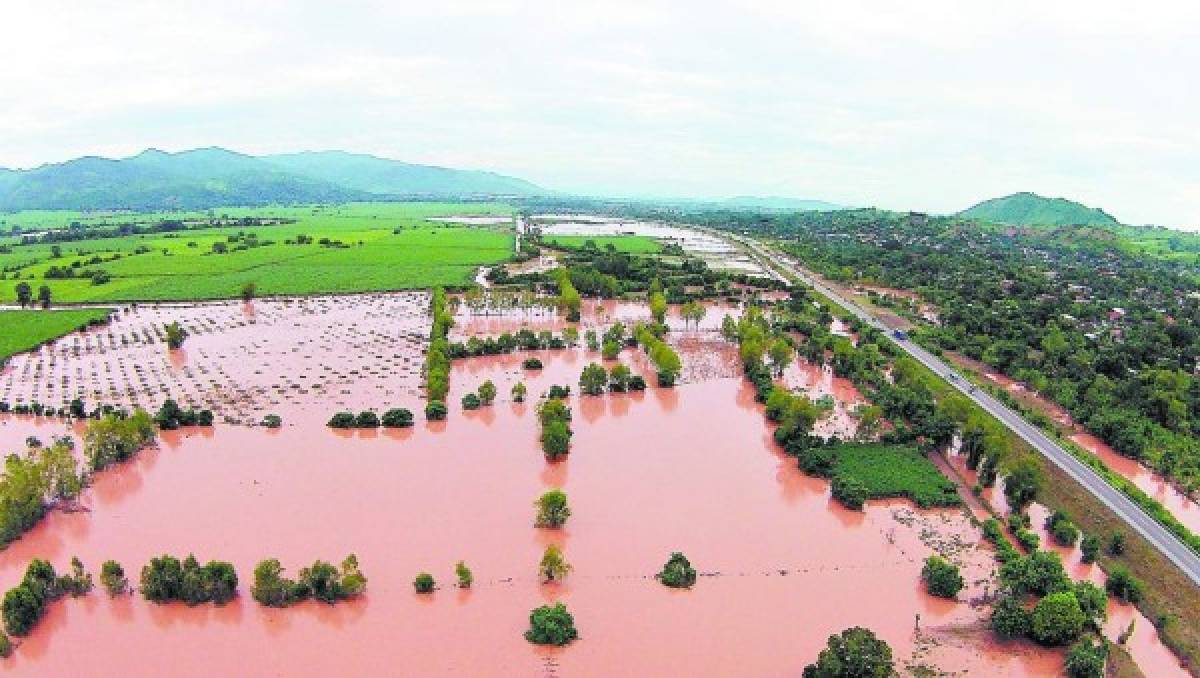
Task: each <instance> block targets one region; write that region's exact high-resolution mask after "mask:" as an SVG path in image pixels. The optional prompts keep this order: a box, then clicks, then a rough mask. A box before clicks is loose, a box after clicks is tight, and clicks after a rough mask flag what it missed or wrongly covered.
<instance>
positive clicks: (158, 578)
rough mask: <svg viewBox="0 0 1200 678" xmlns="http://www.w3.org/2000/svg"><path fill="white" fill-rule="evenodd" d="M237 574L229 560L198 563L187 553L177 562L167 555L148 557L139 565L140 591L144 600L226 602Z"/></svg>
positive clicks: (235, 591) (232, 592) (235, 586)
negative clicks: (148, 559)
mask: <svg viewBox="0 0 1200 678" xmlns="http://www.w3.org/2000/svg"><path fill="white" fill-rule="evenodd" d="M237 581H238V580H237V573H236V572H235V571H234V569H233V566H232V565H230V564H229V563H226V562H222V561H217V560H210V561H209V562H208V563H206V564H205V565H200V563H199V562H197V561H196V557H195V556H192V555H189V556H188V557H187V558H185V559H184V561H183V563H180V562H179V560H178V559H177V558H174V557H173V556H169V555H163V556H159V557H158V558H153V559H151V561H150V563H149V564H148V565H146V566H145V567H143V568H142V581H141V591H142V596H144V597H145V598H146V600H150V601H153V602H156V603H164V602H169V601H172V600H178V601H182V602H185V603H187V604H188V605H197V604H200V603H209V602H212V603H217V604H218V605H220V604H223V603H226V602H228V601H230V600H232V599H233V597H234V596H235V595H237Z"/></svg>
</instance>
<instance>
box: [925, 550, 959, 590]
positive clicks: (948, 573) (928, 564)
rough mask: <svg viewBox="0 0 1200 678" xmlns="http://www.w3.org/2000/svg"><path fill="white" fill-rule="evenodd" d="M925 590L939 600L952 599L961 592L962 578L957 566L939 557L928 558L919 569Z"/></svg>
mask: <svg viewBox="0 0 1200 678" xmlns="http://www.w3.org/2000/svg"><path fill="white" fill-rule="evenodd" d="M921 579H922V580H924V581H925V588H926V589H928V590H929V592H930V593H931V594H933V595H935V596H938V597H939V598H954V596H957V595H958V592H959V591H961V590H962V587H963V578H962V575H961V574H960V573H959V571H958V566H957V565H955V564H954V563H951V562H950V561H948V560H946V559H945V558H942V557H941V556H929V557H928V558H926V559H925V566H924V567H923V568H921Z"/></svg>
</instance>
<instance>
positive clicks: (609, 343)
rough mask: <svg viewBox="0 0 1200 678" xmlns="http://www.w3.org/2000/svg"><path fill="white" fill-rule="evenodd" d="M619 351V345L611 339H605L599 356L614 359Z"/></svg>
mask: <svg viewBox="0 0 1200 678" xmlns="http://www.w3.org/2000/svg"><path fill="white" fill-rule="evenodd" d="M620 353H621V345H620V344H618V343H617V342H616V341H614V340H612V339H605V340H604V344H603V346H602V348H601V353H600V355H601V357H602V358H604V359H605V360H616V359H617V356H618V355H620Z"/></svg>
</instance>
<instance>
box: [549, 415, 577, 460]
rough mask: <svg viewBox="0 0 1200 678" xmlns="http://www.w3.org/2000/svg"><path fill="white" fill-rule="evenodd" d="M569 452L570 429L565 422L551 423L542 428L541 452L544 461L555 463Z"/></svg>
mask: <svg viewBox="0 0 1200 678" xmlns="http://www.w3.org/2000/svg"><path fill="white" fill-rule="evenodd" d="M570 451H571V429H570V428H569V427H568V426H567V424H566V423H565V422H562V421H552V422H550V423H549V424H546V425H545V426H543V427H542V452H543V454H545V455H546V459H548V460H550V461H555V460H557V459H561V458H563V457H565V456H567V454H569V453H570Z"/></svg>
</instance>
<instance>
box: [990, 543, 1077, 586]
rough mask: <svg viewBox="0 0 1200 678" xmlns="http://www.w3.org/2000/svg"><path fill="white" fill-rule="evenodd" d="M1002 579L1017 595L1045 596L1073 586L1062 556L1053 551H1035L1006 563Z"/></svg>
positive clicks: (1001, 574)
mask: <svg viewBox="0 0 1200 678" xmlns="http://www.w3.org/2000/svg"><path fill="white" fill-rule="evenodd" d="M1000 581H1001V582H1002V583H1003V584H1004V585H1005V586H1007V587H1008V588H1009V589H1010V590H1011V591H1012V592H1013V593H1015V594H1017V595H1021V594H1025V593H1031V594H1033V595H1038V596H1044V595H1046V594H1049V593H1057V592H1060V591H1068V590H1070V588H1071V579H1070V578H1069V577H1068V576H1067V571H1066V570H1065V569H1064V568H1063V564H1062V558H1061V557H1059V555H1058V554H1057V553H1054V552H1052V551H1034V552H1033V553H1031V554H1029V555H1028V556H1021V557H1019V558H1015V559H1013V560H1010V561H1009V562H1007V563H1004V565H1002V566H1001V567H1000Z"/></svg>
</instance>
